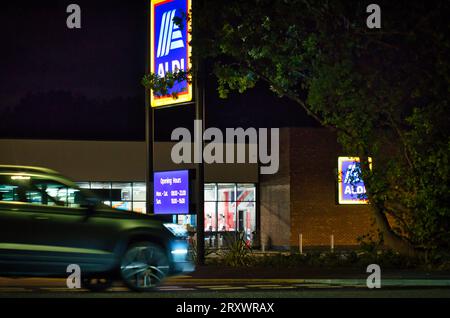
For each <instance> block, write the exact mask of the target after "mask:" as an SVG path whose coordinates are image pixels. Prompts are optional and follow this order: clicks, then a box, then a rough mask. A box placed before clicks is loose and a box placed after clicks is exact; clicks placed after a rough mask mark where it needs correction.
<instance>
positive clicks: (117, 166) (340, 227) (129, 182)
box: [0, 128, 371, 249]
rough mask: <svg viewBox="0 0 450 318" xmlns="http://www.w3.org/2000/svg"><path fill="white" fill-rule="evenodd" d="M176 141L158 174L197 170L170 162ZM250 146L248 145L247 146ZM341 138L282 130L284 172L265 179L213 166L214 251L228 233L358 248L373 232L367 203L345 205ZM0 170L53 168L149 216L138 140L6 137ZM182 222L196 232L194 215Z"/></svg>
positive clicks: (209, 173)
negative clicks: (340, 184) (339, 195)
mask: <svg viewBox="0 0 450 318" xmlns="http://www.w3.org/2000/svg"><path fill="white" fill-rule="evenodd" d="M172 146H173V143H169V142H160V143H156V144H155V146H154V147H155V148H154V153H155V162H154V165H155V166H154V168H155V170H158V171H163V170H176V169H195V165H194V164H192V165H189V164H183V165H176V164H174V163H173V162H172V161H171V159H170V152H171V149H172ZM247 146H248V145H247ZM351 155H352V154H344V153H342V152H341V150H340V147H339V146H338V144H337V141H336V136H335V134H334V133H332V132H329V131H328V130H325V129H321V128H283V129H281V130H280V167H279V171H278V172H277V173H276V174H273V175H259V166H258V164H248V163H245V164H243V163H235V164H225V163H224V164H205V188H204V198H205V211H204V213H205V231H206V235H205V236H206V240H207V242H206V243H207V246H211V247H220V246H221V245H222V244H223V239H224V236H225V235H226V234H234V233H236V232H243V233H245V237H246V239H247V240H249V241H250V242H252V243H253V244H254V245H256V246H262V245H263V246H264V248H265V249H269V248H272V249H298V246H299V241H300V234H301V238H302V244H303V246H304V247H305V248H308V247H329V246H330V244H331V241H333V243H334V245H335V246H336V247H337V248H338V247H341V246H354V245H356V244H357V237H358V236H361V235H363V234H365V233H367V232H368V231H369V229H370V224H371V218H370V210H369V207H368V206H367V205H364V204H339V202H338V199H337V192H338V177H337V171H338V167H337V165H338V157H339V156H351ZM0 164H15V165H34V166H44V167H49V168H52V169H54V170H57V171H59V172H61V173H62V174H63V175H66V176H67V177H69V178H70V179H72V180H74V181H76V182H77V183H78V184H79V185H80V186H81V187H83V188H89V189H91V190H93V191H95V192H97V193H98V194H100V195H101V196H102V198H103V199H104V202H105V203H106V204H109V205H111V206H113V207H116V208H118V209H123V210H132V211H135V212H137V213H146V212H147V211H145V206H146V202H145V198H146V187H145V173H146V145H145V142H137V141H126V142H124V141H81V140H24V139H0ZM174 221H176V222H179V223H182V224H187V225H188V226H189V225H191V226H193V227H194V226H195V217H193V216H192V215H186V216H181V215H180V216H178V217H177V216H174Z"/></svg>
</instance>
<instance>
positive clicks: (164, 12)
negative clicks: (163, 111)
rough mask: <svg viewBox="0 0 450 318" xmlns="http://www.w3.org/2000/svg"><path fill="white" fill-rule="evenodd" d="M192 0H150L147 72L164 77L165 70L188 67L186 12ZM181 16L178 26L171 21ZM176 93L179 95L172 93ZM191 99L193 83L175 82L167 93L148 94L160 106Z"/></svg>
mask: <svg viewBox="0 0 450 318" xmlns="http://www.w3.org/2000/svg"><path fill="white" fill-rule="evenodd" d="M190 8H191V0H151V21H150V71H151V72H152V73H156V74H158V76H160V77H164V75H165V74H166V73H167V72H176V71H177V70H188V69H190V68H191V61H190V56H191V47H190V45H189V43H190V40H191V38H190V37H191V35H190V33H189V32H188V30H189V29H190V25H189V24H190V23H189V22H188V21H187V20H188V19H186V14H188V13H189V10H190ZM174 18H175V20H177V18H180V21H181V25H178V24H177V23H175V21H174ZM174 92H176V93H177V95H178V98H174V97H173V96H172V93H174ZM190 101H192V84H190V83H188V81H184V82H181V83H176V84H175V85H174V87H173V88H171V89H169V94H168V95H167V96H157V95H155V94H154V93H153V92H151V93H150V102H151V106H152V107H161V106H169V105H175V104H179V103H186V102H190Z"/></svg>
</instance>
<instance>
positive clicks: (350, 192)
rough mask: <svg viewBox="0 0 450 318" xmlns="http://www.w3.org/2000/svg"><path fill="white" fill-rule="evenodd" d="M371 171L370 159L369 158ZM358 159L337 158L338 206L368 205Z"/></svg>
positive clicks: (370, 162) (370, 163)
mask: <svg viewBox="0 0 450 318" xmlns="http://www.w3.org/2000/svg"><path fill="white" fill-rule="evenodd" d="M369 166H370V169H372V159H371V158H369ZM360 169H361V168H360V159H359V158H358V157H339V158H338V197H339V198H338V201H339V204H368V203H369V201H368V198H367V194H366V186H365V185H364V181H363V180H362V179H361V176H360Z"/></svg>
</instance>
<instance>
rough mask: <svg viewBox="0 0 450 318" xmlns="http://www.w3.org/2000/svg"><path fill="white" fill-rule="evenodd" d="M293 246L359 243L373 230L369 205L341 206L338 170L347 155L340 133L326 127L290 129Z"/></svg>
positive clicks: (291, 242)
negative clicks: (340, 160) (340, 142)
mask: <svg viewBox="0 0 450 318" xmlns="http://www.w3.org/2000/svg"><path fill="white" fill-rule="evenodd" d="M289 131H290V147H289V148H290V165H289V168H290V198H291V237H290V245H291V246H298V241H299V233H302V235H303V245H304V246H305V247H308V246H330V235H331V234H333V235H334V244H335V246H337V247H338V246H348V245H355V244H357V241H356V238H357V237H358V236H360V235H363V234H366V233H367V232H368V231H369V230H370V229H371V224H372V218H371V214H370V210H369V207H368V206H365V205H338V204H337V192H336V189H337V186H336V172H337V160H338V156H339V155H343V156H347V155H353V154H344V153H342V152H341V150H340V147H339V145H338V143H337V141H336V135H335V134H334V133H333V132H330V131H329V130H327V129H323V128H290V129H289Z"/></svg>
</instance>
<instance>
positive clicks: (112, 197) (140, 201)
mask: <svg viewBox="0 0 450 318" xmlns="http://www.w3.org/2000/svg"><path fill="white" fill-rule="evenodd" d="M77 184H78V186H79V187H80V188H84V189H89V190H90V191H92V192H94V193H95V194H96V195H97V196H99V197H100V198H101V200H102V202H103V203H104V204H106V205H108V206H110V207H113V208H116V209H119V210H125V211H134V212H139V213H146V208H145V206H146V205H145V198H146V187H145V182H77Z"/></svg>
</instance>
